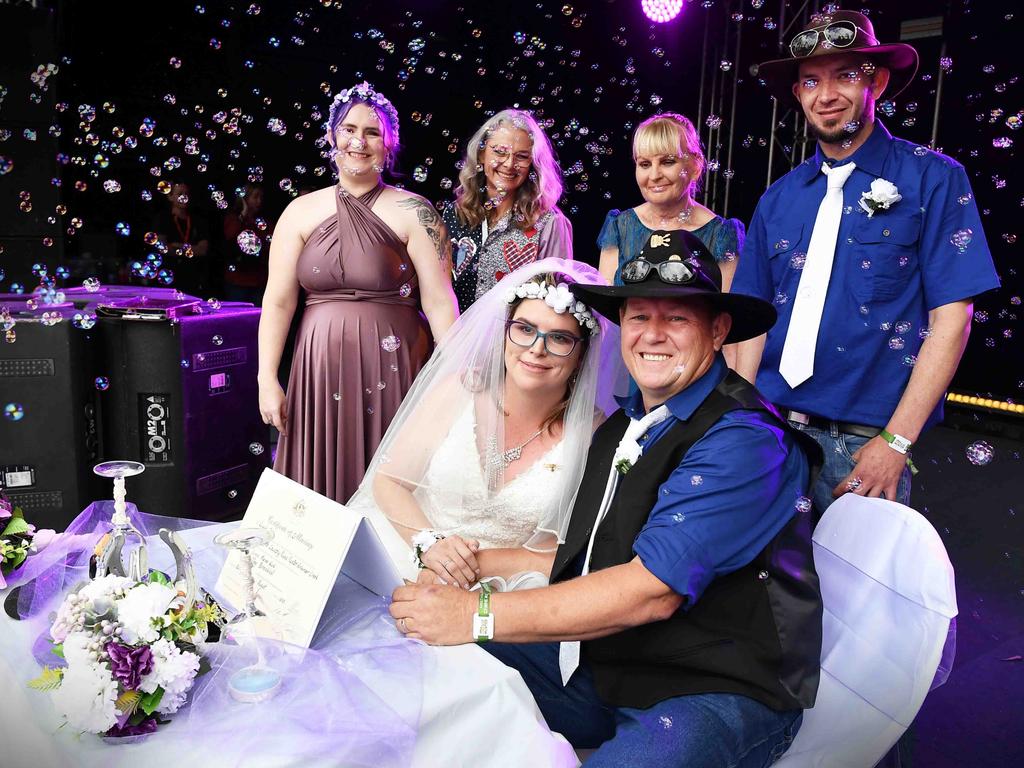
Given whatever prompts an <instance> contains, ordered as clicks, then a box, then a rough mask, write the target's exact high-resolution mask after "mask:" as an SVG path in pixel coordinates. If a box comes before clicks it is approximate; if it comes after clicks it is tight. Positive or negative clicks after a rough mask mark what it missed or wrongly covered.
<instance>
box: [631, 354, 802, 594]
mask: <svg viewBox="0 0 1024 768" xmlns="http://www.w3.org/2000/svg"><path fill="white" fill-rule="evenodd" d="M728 371H729V369H728V367H727V366H726V364H725V360H724V359H723V358H722V356H721V355H719V356H718V358H717V359H716V360H715V362H714V364H713V365H712V367H711V368H710V369H708V371H707V372H706V373H705V374H704V375H703V376H702V377H700V378H699V379H698V380H697V381H695V382H693V383H692V384H691V385H690V386H689V387H687V388H686V389H684V390H683V391H682V392H680V393H678V394H677V395H675V396H673V397H672V398H671V399H669V400H668V402H667V403H666V404H667V405H668V409H669V413H670V416H669V417H668V418H666V419H665V420H664V421H662V422H661V423H659V424H657V425H656V426H654V427H652V428H651V429H649V430H648V431H647V434H646V435H643V436H641V438H640V440H638V442H639V443H640V445H641V446H642V447H643V448H644V450H645V451H646V450H648V449H649V447H650V446H651V445H653V444H654V443H655V442H657V440H658V439H659V438H660V437H661V436H662V435H664V434H666V433H667V432H668V431H669V430H670V429H671V428H672V427H673V426H675V424H676V423H677V422H679V421H687V420H688V419H689V418H690V417H691V416H693V413H694V411H696V410H697V408H698V407H699V406H700V404H701V403H703V402H704V400H705V399H706V398H707V396H708V395H709V394H710V393H711V391H712V390H713V389H714V388H715V387H716V386H717V385H718V383H719V382H720V381H721V380H722V379H723V378H725V376H726V374H727V373H728ZM619 404H620V405H622V407H623V409H624V410H625V411H626V413H627V414H628V415H629V416H630V417H631V418H634V419H639V418H641V417H643V415H644V413H645V411H644V405H643V398H642V397H641V395H640V393H639V392H635V393H633V394H632V395H629V396H627V397H624V398H620V400H619ZM641 460H642V459H641ZM808 479H809V470H808V465H807V459H806V458H805V457H804V454H803V452H802V451H801V450H800V448H799V447H798V446H797V445H796V443H795V441H794V439H793V438H792V436H790V435H788V434H786V432H785V431H784V430H783V429H782V428H781V427H779V425H778V424H777V423H775V422H774V421H773V420H772V419H771V418H770V417H768V416H766V415H765V414H763V413H761V412H759V411H748V410H737V411H730V412H729V413H727V414H725V415H724V416H723V417H722V418H721V419H719V420H718V422H716V423H715V424H714V426H712V427H711V429H709V430H708V431H707V433H706V434H705V435H704V436H703V437H701V438H700V439H699V440H698V441H697V442H696V443H694V444H693V446H692V447H691V448H690V450H689V451H687V453H686V457H685V458H684V459H683V462H682V463H681V464H680V465H679V466H678V467H677V468H676V469H675V471H674V472H673V473H672V474H671V475H670V476H669V477H668V478H667V479H666V480H665V481H664V482H663V483H662V484H661V486H660V487H659V488H658V501H657V503H656V504H655V505H654V509H652V510H651V515H650V517H649V518H648V519H647V524H646V525H644V527H643V529H642V530H641V531H640V533H639V535H638V536H637V538H636V541H635V542H634V543H633V552H634V554H636V555H637V556H638V557H639V558H640V561H641V562H642V563H643V564H644V567H645V568H647V570H649V571H650V572H651V573H652V574H654V575H655V576H657V577H658V579H660V580H661V581H662V582H663V583H665V584H666V585H667V586H669V587H671V588H672V589H673V590H674V591H675V592H676V593H677V594H679V595H682V596H683V597H685V598H686V602H685V604H684V606H685V607H689V606H692V605H693V604H694V603H695V602H696V601H697V600H698V599H699V598H700V596H701V594H702V593H703V592H704V589H705V588H706V587H707V585H708V584H710V583H711V582H712V581H713V580H714V579H716V578H718V577H720V576H724V575H726V574H729V573H731V572H733V571H735V570H738V569H739V568H742V567H743V566H745V565H747V564H748V563H750V561H752V560H753V559H754V558H755V557H756V556H757V554H758V553H759V552H761V550H763V549H764V548H765V547H766V546H767V545H768V543H769V542H771V540H772V539H773V538H775V536H776V535H777V534H778V533H779V531H781V530H782V528H783V527H785V525H786V523H788V522H789V521H790V519H791V518H792V517H793V515H794V514H795V513H796V510H797V506H798V501H799V500H800V499H801V498H802V497H803V496H804V494H805V493H806V488H807V483H808ZM801 514H805V513H804V512H801Z"/></svg>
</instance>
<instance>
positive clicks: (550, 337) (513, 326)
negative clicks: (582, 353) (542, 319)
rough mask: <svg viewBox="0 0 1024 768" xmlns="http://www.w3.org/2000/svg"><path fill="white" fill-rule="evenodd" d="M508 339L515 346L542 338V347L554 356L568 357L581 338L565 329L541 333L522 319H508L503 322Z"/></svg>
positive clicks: (522, 345) (529, 343) (531, 342)
mask: <svg viewBox="0 0 1024 768" xmlns="http://www.w3.org/2000/svg"><path fill="white" fill-rule="evenodd" d="M505 326H506V329H507V330H506V335H507V336H508V340H509V341H511V342H512V343H513V344H515V345H516V346H517V347H532V346H533V345H534V344H535V343H536V342H537V339H538V338H540V339H544V349H546V350H547V351H548V354H551V355H554V356H555V357H568V356H569V355H571V354H572V351H573V350H574V349H576V345H577V344H579V343H580V342H581V341H583V339H581V338H580V337H579V336H573V335H572V334H571V333H566V332H565V331H548V332H547V333H543V332H541V331H539V330H537V329H536V328H534V327H533V326H532V325H530V324H529V323H524V322H523V321H522V320H509V321H508V322H507V323H505Z"/></svg>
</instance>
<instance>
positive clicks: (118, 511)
mask: <svg viewBox="0 0 1024 768" xmlns="http://www.w3.org/2000/svg"><path fill="white" fill-rule="evenodd" d="M92 471H93V473H95V474H97V475H99V476H100V477H107V478H110V479H112V480H113V481H114V514H113V516H112V517H111V520H110V522H111V525H112V526H113V527H112V529H111V531H110V537H109V538H108V539H107V540H106V543H105V544H104V546H103V548H102V550H101V551H100V553H99V556H98V557H97V562H96V578H101V577H103V576H106V575H107V574H108V573H111V574H115V575H117V576H127V577H129V578H131V579H135V580H136V581H142V580H143V579H145V578H146V577H147V576H148V574H149V567H148V562H147V556H146V540H145V537H144V536H143V535H142V533H141V532H140V531H139V530H138V529H137V528H136V527H135V526H134V525H132V521H131V519H130V518H129V517H128V511H127V507H126V504H125V498H126V496H127V492H126V490H125V484H124V479H125V478H126V477H133V476H134V475H140V474H142V473H143V472H145V471H146V465H145V464H142V463H140V462H138V461H127V460H117V461H104V462H103V463H101V464H97V465H96V466H95V467H93V468H92ZM132 541H134V542H135V545H136V546H135V549H133V550H132V553H131V556H130V558H129V562H128V565H127V566H125V564H124V560H123V558H122V556H121V553H122V550H123V549H124V546H125V544H127V543H129V542H132Z"/></svg>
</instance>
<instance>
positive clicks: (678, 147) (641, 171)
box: [597, 112, 744, 291]
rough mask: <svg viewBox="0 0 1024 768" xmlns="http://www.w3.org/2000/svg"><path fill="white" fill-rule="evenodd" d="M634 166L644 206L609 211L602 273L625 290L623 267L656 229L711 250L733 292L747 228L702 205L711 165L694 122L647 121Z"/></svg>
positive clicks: (637, 137) (675, 118)
mask: <svg viewBox="0 0 1024 768" xmlns="http://www.w3.org/2000/svg"><path fill="white" fill-rule="evenodd" d="M633 162H634V163H635V165H636V184H637V187H639V189H640V194H641V195H642V196H643V198H644V202H643V203H641V204H640V205H638V206H636V207H635V208H629V209H627V210H625V211H620V210H618V209H615V210H611V211H609V212H608V216H607V217H606V218H605V220H604V226H603V227H601V234H600V235H598V238H597V244H598V247H599V248H600V249H601V257H600V270H601V274H602V275H604V276H605V278H606V279H607V280H608V281H609V282H611V283H612V284H613V285H621V284H622V283H621V281H620V278H619V271H620V269H621V267H622V265H623V264H626V263H627V262H629V261H632V260H633V259H635V258H636V257H637V255H638V254H639V253H640V249H641V248H643V246H644V243H646V242H647V239H648V238H649V237H650V236H651V233H652V232H653V231H654V230H668V231H672V230H677V229H685V230H686V231H688V232H692V233H693V234H694V235H696V236H697V237H698V238H699V239H700V241H701V242H702V243H704V245H705V246H706V247H707V249H708V250H709V251H711V255H712V256H714V257H715V261H717V262H718V268H719V270H720V271H721V273H722V290H725V291H728V290H729V287H730V285H732V278H733V275H734V274H735V272H736V263H737V257H738V255H739V252H740V250H741V249H742V247H743V240H744V229H743V223H742V222H741V221H740V220H739V219H723V218H722V217H721V216H719V215H717V214H716V213H715V212H714V211H712V210H711V209H709V208H707V207H705V206H703V205H701V204H700V203H698V202H697V201H696V199H695V197H696V195H697V192H698V191H700V181H701V177H702V176H703V175H704V169H705V166H706V164H707V163H706V161H705V159H704V151H703V150H702V149H701V146H700V138H699V137H698V136H697V129H696V128H694V126H693V123H692V122H691V121H690V119H689V118H687V117H684V116H683V115H680V114H676V113H675V112H663V113H661V114H657V115H652V116H651V117H649V118H647V119H646V120H644V121H643V122H642V123H640V125H639V126H637V129H636V133H634V134H633Z"/></svg>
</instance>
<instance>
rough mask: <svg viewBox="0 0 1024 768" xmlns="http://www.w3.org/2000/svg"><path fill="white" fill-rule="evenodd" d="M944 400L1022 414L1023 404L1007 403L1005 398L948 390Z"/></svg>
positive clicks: (1023, 411) (1023, 413) (1023, 410)
mask: <svg viewBox="0 0 1024 768" xmlns="http://www.w3.org/2000/svg"><path fill="white" fill-rule="evenodd" d="M946 400H947V401H948V402H950V403H956V404H957V405H964V406H970V407H973V408H984V409H987V410H990V411H1003V412H1004V413H1015V414H1020V415H1024V405H1022V404H1021V403H1008V402H1006V401H1005V400H992V399H990V398H987V397H977V396H975V395H961V394H958V393H956V392H950V393H949V394H947V395H946Z"/></svg>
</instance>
